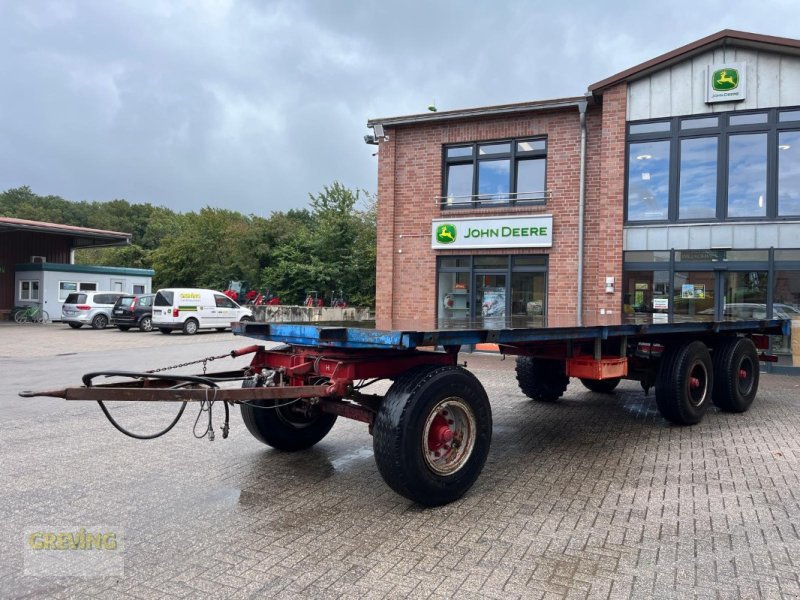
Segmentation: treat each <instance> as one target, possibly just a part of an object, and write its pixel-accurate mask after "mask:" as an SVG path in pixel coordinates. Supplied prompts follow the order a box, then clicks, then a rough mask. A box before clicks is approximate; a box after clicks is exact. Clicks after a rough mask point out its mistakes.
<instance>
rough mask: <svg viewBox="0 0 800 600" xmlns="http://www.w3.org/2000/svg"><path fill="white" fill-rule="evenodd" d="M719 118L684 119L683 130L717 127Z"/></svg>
mask: <svg viewBox="0 0 800 600" xmlns="http://www.w3.org/2000/svg"><path fill="white" fill-rule="evenodd" d="M718 125H719V117H705V118H703V119H684V120H683V121H681V129H702V128H703V127H717V126H718Z"/></svg>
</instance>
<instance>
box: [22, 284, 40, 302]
mask: <svg viewBox="0 0 800 600" xmlns="http://www.w3.org/2000/svg"><path fill="white" fill-rule="evenodd" d="M26 283H27V284H28V293H27V296H28V297H27V298H25V297H24V296H23V293H22V291H23V290H22V288H23V287H24V284H26ZM33 284H36V286H35V287H36V297H34V294H33V292H34V285H33ZM17 299H18V300H19V301H20V302H39V301H41V299H42V282H41V280H39V279H20V280H19V289H18V290H17Z"/></svg>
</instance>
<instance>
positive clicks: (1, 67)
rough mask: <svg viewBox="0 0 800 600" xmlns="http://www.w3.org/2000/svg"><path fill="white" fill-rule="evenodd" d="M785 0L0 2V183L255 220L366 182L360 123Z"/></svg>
mask: <svg viewBox="0 0 800 600" xmlns="http://www.w3.org/2000/svg"><path fill="white" fill-rule="evenodd" d="M797 6H798V5H797V1H796V0H782V1H781V0H772V1H770V0H766V1H761V2H758V3H754V2H752V0H746V1H740V0H727V1H725V2H721V1H704V2H698V1H696V0H695V1H691V2H686V1H683V0H681V1H673V2H658V3H655V2H641V3H630V2H623V1H619V0H606V1H604V2H598V1H597V0H592V1H583V0H576V1H573V2H555V1H552V0H550V1H547V2H540V1H529V2H522V1H513V0H504V1H500V0H495V1H491V0H481V1H478V0H474V1H467V0H461V1H435V0H428V1H427V2H421V1H416V0H406V1H404V2H394V1H390V0H363V1H360V2H356V1H348V0H339V1H334V0H328V1H323V0H318V1H316V2H312V1H304V0H287V1H284V2H272V1H268V0H115V1H110V0H75V1H72V0H0V191H1V190H6V189H8V188H12V187H17V186H22V185H28V186H30V187H31V188H32V189H33V191H34V192H36V193H38V194H43V195H44V194H55V195H59V196H62V197H64V198H68V199H70V200H111V199H114V198H124V199H127V200H129V201H131V202H150V203H153V204H157V205H163V206H168V207H170V208H172V209H174V210H181V211H186V210H195V209H198V208H201V207H202V206H205V205H209V206H218V207H226V208H232V209H236V210H240V211H242V212H245V213H253V214H260V215H264V216H267V215H269V214H270V213H271V212H272V211H274V210H285V209H287V208H292V207H302V206H305V205H306V204H307V194H308V193H309V192H317V191H319V190H320V189H321V188H322V186H323V185H325V184H329V183H331V182H333V181H335V180H338V181H341V182H342V183H343V184H345V185H347V186H349V187H354V188H363V189H367V190H369V191H374V190H375V187H376V167H377V157H373V156H372V153H373V152H374V151H375V148H374V147H372V146H367V145H365V144H364V142H363V136H364V135H365V134H366V133H368V130H367V129H366V121H367V119H368V118H372V117H386V116H395V115H401V114H411V113H417V112H424V111H425V109H426V107H427V106H428V105H429V104H431V103H432V102H435V103H436V105H437V106H438V107H439V109H440V110H449V109H456V108H466V107H471V106H482V105H491V104H503V103H507V102H520V101H525V100H539V99H547V98H556V97H561V96H572V95H579V94H582V93H583V92H584V91H585V90H586V88H587V86H588V85H589V84H591V83H594V82H595V81H598V80H600V79H603V78H605V77H607V76H608V75H611V74H614V73H616V72H618V71H621V70H623V69H626V68H628V67H630V66H633V65H635V64H638V63H640V62H642V61H645V60H647V59H650V58H652V57H654V56H657V55H658V54H661V53H663V52H666V51H668V50H671V49H673V48H676V47H678V46H680V45H683V44H686V43H688V42H691V41H694V40H695V39H698V38H701V37H703V36H705V35H708V34H710V33H713V32H715V31H718V30H720V29H725V28H731V29H741V30H745V31H753V32H758V33H766V34H771V35H779V36H786V37H800V32H798V30H797V27H796V26H797V23H798V12H797V10H798V9H797Z"/></svg>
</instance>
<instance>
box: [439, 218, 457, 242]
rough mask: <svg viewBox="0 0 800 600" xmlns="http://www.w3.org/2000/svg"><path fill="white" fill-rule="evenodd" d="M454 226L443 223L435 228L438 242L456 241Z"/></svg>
mask: <svg viewBox="0 0 800 600" xmlns="http://www.w3.org/2000/svg"><path fill="white" fill-rule="evenodd" d="M456 235H457V234H456V226H455V225H451V224H450V223H444V224H442V225H439V226H438V227H437V228H436V241H437V242H439V243H440V244H452V243H453V242H455V241H456Z"/></svg>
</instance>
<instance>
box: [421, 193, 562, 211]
mask: <svg viewBox="0 0 800 600" xmlns="http://www.w3.org/2000/svg"><path fill="white" fill-rule="evenodd" d="M552 197H553V194H552V192H551V191H550V190H542V191H529V192H503V193H500V194H473V195H470V196H437V197H436V198H435V200H436V205H437V206H438V207H439V208H441V209H442V210H446V209H457V208H492V207H495V206H497V207H507V206H542V205H545V204H547V203H548V201H549V200H550V199H551V198H552Z"/></svg>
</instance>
